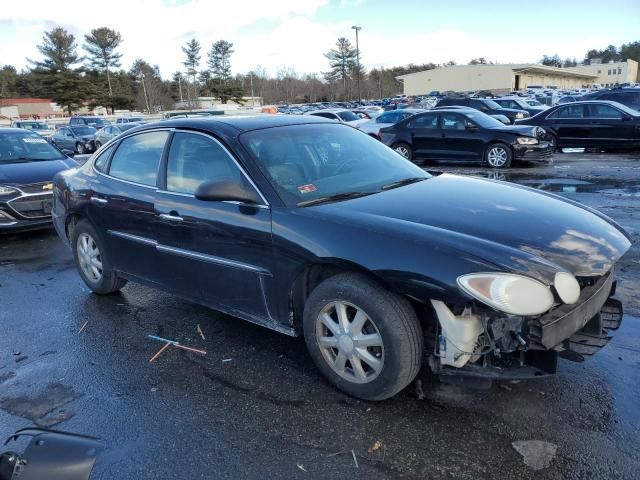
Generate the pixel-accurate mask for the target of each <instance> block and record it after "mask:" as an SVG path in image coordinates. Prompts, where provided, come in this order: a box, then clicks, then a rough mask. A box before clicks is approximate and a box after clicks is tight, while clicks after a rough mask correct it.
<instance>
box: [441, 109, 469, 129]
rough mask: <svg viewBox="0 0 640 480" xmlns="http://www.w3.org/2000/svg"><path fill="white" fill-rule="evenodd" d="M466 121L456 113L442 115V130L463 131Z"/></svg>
mask: <svg viewBox="0 0 640 480" xmlns="http://www.w3.org/2000/svg"><path fill="white" fill-rule="evenodd" d="M466 121H467V119H466V118H465V117H463V116H462V115H458V114H456V113H443V114H442V128H443V129H445V130H465V129H466Z"/></svg>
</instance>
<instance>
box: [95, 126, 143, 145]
mask: <svg viewBox="0 0 640 480" xmlns="http://www.w3.org/2000/svg"><path fill="white" fill-rule="evenodd" d="M144 123H146V122H129V123H120V124H118V125H107V126H106V127H104V128H102V129H100V130H98V131H97V132H96V140H95V145H96V150H97V149H99V148H100V147H101V146H102V145H104V144H105V143H107V142H108V141H109V140H111V139H112V138H115V137H117V136H118V135H120V134H121V133H122V132H124V131H125V130H129V129H130V128H133V127H137V126H139V125H142V124H144Z"/></svg>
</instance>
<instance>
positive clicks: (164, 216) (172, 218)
mask: <svg viewBox="0 0 640 480" xmlns="http://www.w3.org/2000/svg"><path fill="white" fill-rule="evenodd" d="M160 218H162V219H163V220H168V221H170V222H181V221H183V220H184V218H182V217H179V216H178V215H171V214H170V213H161V214H160Z"/></svg>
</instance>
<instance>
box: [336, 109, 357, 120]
mask: <svg viewBox="0 0 640 480" xmlns="http://www.w3.org/2000/svg"><path fill="white" fill-rule="evenodd" d="M338 116H339V117H340V118H341V119H342V121H343V122H353V121H354V120H360V119H359V118H358V116H357V115H356V114H355V113H353V112H349V111H344V112H338Z"/></svg>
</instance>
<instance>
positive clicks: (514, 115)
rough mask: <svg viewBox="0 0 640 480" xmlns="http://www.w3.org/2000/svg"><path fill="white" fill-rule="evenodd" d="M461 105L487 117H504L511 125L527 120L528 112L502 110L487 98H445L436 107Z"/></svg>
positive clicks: (511, 109)
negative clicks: (517, 121)
mask: <svg viewBox="0 0 640 480" xmlns="http://www.w3.org/2000/svg"><path fill="white" fill-rule="evenodd" d="M454 105H461V106H463V107H471V108H475V109H476V110H480V111H481V112H482V113H486V114H487V115H504V116H505V117H507V118H508V119H509V121H510V122H511V123H512V124H513V123H514V122H515V121H516V120H520V119H523V118H529V116H530V115H529V112H527V111H526V110H521V109H517V110H516V109H513V108H503V107H501V106H500V105H499V104H497V103H496V102H494V101H493V100H491V99H489V98H468V97H446V98H443V99H442V100H440V101H439V102H438V107H451V106H454Z"/></svg>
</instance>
